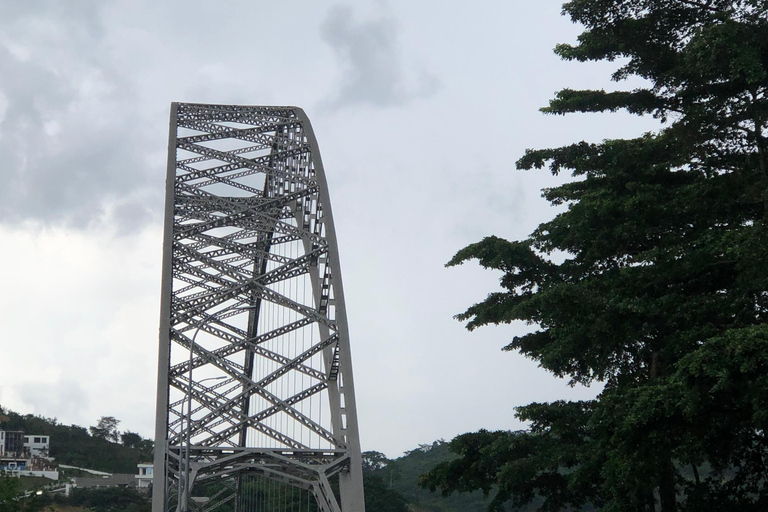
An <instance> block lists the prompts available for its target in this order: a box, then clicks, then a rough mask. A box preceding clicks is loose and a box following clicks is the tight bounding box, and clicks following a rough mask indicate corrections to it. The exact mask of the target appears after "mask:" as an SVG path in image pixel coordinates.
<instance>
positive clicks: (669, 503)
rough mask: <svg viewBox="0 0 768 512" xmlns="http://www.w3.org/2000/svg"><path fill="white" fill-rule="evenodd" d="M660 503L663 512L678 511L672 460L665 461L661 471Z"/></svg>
mask: <svg viewBox="0 0 768 512" xmlns="http://www.w3.org/2000/svg"><path fill="white" fill-rule="evenodd" d="M659 501H660V502H661V511H662V512H676V511H677V490H676V489H675V467H674V466H673V465H672V459H671V458H669V459H667V460H666V461H664V467H662V469H661V479H660V481H659Z"/></svg>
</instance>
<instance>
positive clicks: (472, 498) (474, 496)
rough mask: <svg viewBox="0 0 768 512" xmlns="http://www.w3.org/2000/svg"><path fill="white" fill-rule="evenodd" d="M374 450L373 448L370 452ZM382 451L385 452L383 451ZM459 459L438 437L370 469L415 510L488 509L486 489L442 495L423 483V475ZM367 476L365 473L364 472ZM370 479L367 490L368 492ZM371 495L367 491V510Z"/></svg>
mask: <svg viewBox="0 0 768 512" xmlns="http://www.w3.org/2000/svg"><path fill="white" fill-rule="evenodd" d="M366 453H371V452H366ZM380 455H382V454H380ZM454 459H456V454H454V453H453V452H452V451H451V450H450V449H449V446H448V444H447V443H445V442H444V441H442V440H441V441H435V442H434V443H432V444H423V445H420V446H419V447H418V448H416V449H415V450H411V451H408V452H406V453H405V455H403V456H402V457H399V458H397V459H392V460H387V461H385V464H384V465H383V466H382V467H381V468H380V469H377V470H374V471H371V472H369V474H370V475H372V476H376V477H378V478H380V479H381V481H382V482H383V483H384V484H385V485H386V486H387V487H388V488H389V489H391V490H393V491H395V492H397V493H399V494H400V495H402V496H403V498H405V500H406V502H407V503H408V504H409V505H410V506H411V508H412V509H413V510H418V511H423V512H484V511H485V510H486V508H487V507H488V503H489V501H490V499H489V498H487V497H486V496H485V495H484V494H483V492H482V491H475V492H469V493H466V494H459V495H452V496H442V495H440V494H437V493H433V492H430V491H428V490H426V489H421V488H420V487H419V483H418V482H419V477H420V475H422V474H424V473H426V472H427V471H429V470H430V469H432V468H434V467H435V466H437V465H438V464H440V463H443V462H446V461H449V460H454ZM364 477H365V475H364ZM368 485H369V484H368V482H367V480H366V493H367V492H368ZM367 500H368V496H367V494H366V510H367Z"/></svg>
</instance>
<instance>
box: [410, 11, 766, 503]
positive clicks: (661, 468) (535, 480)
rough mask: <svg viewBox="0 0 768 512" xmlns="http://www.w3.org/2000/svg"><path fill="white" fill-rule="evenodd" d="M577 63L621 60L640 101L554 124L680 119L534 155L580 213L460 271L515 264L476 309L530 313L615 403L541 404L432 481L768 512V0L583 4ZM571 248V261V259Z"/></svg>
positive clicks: (544, 348)
mask: <svg viewBox="0 0 768 512" xmlns="http://www.w3.org/2000/svg"><path fill="white" fill-rule="evenodd" d="M563 10H564V13H565V14H567V15H569V16H570V17H571V19H572V20H573V21H574V22H577V23H580V24H582V25H583V26H584V27H585V30H584V32H583V33H582V34H581V35H580V36H579V38H578V43H577V44H575V45H567V44H562V45H558V46H557V47H556V49H555V52H556V53H557V54H559V55H560V56H561V57H563V58H564V59H567V60H576V61H580V62H583V61H591V60H595V61H596V60H607V61H614V60H616V59H623V64H622V65H621V66H620V67H619V68H618V70H617V71H616V72H615V73H614V74H613V79H614V80H617V81H620V80H622V79H625V78H627V77H629V76H633V75H634V76H639V77H641V78H643V79H645V80H646V81H647V83H648V84H649V86H648V87H646V88H640V89H635V90H632V91H619V92H605V91H602V90H601V91H574V90H570V89H564V90H562V91H560V92H559V93H557V94H556V96H555V98H554V99H553V100H552V101H551V102H550V104H549V106H548V107H546V108H543V109H542V110H543V111H544V112H545V113H548V114H569V113H575V112H583V113H587V112H593V113H594V112H606V111H611V112H612V111H616V110H619V109H624V110H626V111H628V112H631V113H634V114H638V115H653V116H655V117H656V118H658V119H660V121H662V122H663V123H665V126H664V127H663V128H661V129H659V130H658V131H657V132H655V133H648V134H645V135H643V136H641V137H638V138H635V139H630V140H606V141H604V142H602V143H599V144H594V143H593V144H590V143H586V142H580V143H577V144H573V145H570V146H566V147H560V148H553V149H542V150H528V151H526V153H525V155H523V157H522V158H521V159H520V160H519V161H518V162H517V167H518V168H519V169H523V170H529V169H542V168H544V167H549V169H550V170H551V171H552V172H553V173H555V174H557V173H561V172H570V173H571V175H572V176H573V177H574V178H575V179H573V180H571V181H570V182H568V183H565V184H563V185H561V186H557V187H553V188H551V189H546V190H545V191H544V197H545V198H546V199H547V200H548V201H550V202H551V203H552V204H555V205H565V206H567V209H566V211H564V212H563V213H561V214H559V215H557V216H556V217H555V218H554V219H552V220H551V221H549V222H545V223H543V224H541V225H540V226H539V227H538V228H537V229H536V230H535V231H534V232H533V233H532V234H531V235H530V236H529V238H527V239H526V240H521V241H507V240H503V239H501V238H498V237H488V238H486V239H484V240H482V241H481V242H478V243H476V244H473V245H470V246H468V247H466V248H464V249H462V250H461V251H459V252H458V253H457V254H456V255H455V256H454V258H453V259H452V260H451V261H450V262H449V263H448V265H458V264H461V263H463V262H466V261H468V260H472V259H476V260H478V262H479V263H480V265H482V266H483V267H485V268H489V269H494V270H500V271H502V272H503V276H502V277H501V281H500V282H501V286H502V288H503V290H502V291H499V292H495V293H491V294H490V295H489V296H488V298H487V299H486V300H484V301H483V302H480V303H478V304H475V305H474V306H472V307H470V308H469V309H468V310H467V311H466V312H465V313H463V314H461V315H458V318H459V319H460V320H466V321H468V323H467V327H468V328H469V329H470V330H471V329H474V328H476V327H480V326H483V325H488V324H503V323H510V322H513V321H525V322H529V323H531V324H533V325H535V326H536V327H537V329H536V330H534V331H533V332H531V333H529V334H526V335H523V336H518V337H515V338H514V339H513V340H512V341H511V343H509V344H508V345H507V346H506V347H505V350H514V351H518V352H520V353H521V354H523V355H525V356H527V357H530V358H532V359H534V360H536V361H538V362H539V364H540V365H541V367H543V368H545V369H546V370H548V371H550V372H552V373H553V374H554V375H556V376H559V377H567V378H569V379H570V381H571V382H572V383H581V384H590V383H593V382H602V383H604V384H605V388H604V391H603V392H602V393H601V394H600V395H599V396H598V397H597V399H596V400H592V401H584V402H574V403H566V402H555V403H551V404H531V405H528V406H525V407H519V408H518V409H517V415H518V417H519V418H521V419H523V420H526V421H529V422H530V431H529V432H527V433H522V434H519V435H512V434H510V433H504V432H496V433H489V432H484V431H481V432H478V433H475V434H465V435H463V436H459V437H458V438H456V439H454V440H453V441H452V442H451V447H452V448H453V449H454V451H456V453H458V454H459V455H460V457H459V458H458V459H457V460H455V461H452V462H447V463H443V464H441V465H439V466H438V467H436V468H435V469H434V470H433V471H431V472H430V473H428V474H427V475H426V476H425V477H424V478H423V479H422V484H423V485H424V486H426V487H429V488H432V489H438V488H439V489H441V490H442V491H443V492H445V493H450V492H454V491H465V490H473V489H483V490H485V491H486V492H490V491H491V489H494V488H495V489H498V491H496V495H495V499H494V502H493V504H492V508H495V509H497V510H501V507H502V505H503V504H504V503H505V502H508V501H511V502H514V503H516V504H522V503H530V502H531V501H532V500H533V499H534V498H535V497H537V496H538V499H541V500H542V504H541V509H542V510H560V509H562V508H564V507H581V506H584V505H585V504H590V503H591V504H592V505H593V506H596V507H598V508H599V509H601V510H609V511H614V510H616V511H618V510H638V511H649V510H655V509H656V507H659V508H660V509H661V510H663V511H664V512H671V511H676V510H722V509H733V510H735V509H738V510H764V509H765V508H766V506H768V488H767V487H766V475H768V442H767V441H768V440H766V437H765V432H766V431H767V430H766V427H768V424H767V423H768V400H766V399H767V398H768V378H766V369H768V326H766V323H765V322H766V315H767V314H768V309H767V308H768V268H767V267H766V262H767V261H768V162H767V160H766V159H767V157H766V150H768V145H767V144H766V140H767V139H766V137H768V98H767V97H766V95H767V94H768V1H766V0H736V1H733V0H728V1H725V0H674V1H672V0H574V1H571V2H568V3H566V4H564V6H563ZM553 255H557V256H558V257H557V258H553V257H552V256H553Z"/></svg>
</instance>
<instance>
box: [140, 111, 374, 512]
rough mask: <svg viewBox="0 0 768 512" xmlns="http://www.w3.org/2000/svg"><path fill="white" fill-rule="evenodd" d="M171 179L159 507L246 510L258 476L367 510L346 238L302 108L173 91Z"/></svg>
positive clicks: (329, 506)
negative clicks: (342, 263)
mask: <svg viewBox="0 0 768 512" xmlns="http://www.w3.org/2000/svg"><path fill="white" fill-rule="evenodd" d="M166 189H167V191H166V213H165V241H164V251H163V288H162V304H161V326H160V351H159V371H158V395H157V423H156V436H155V439H156V444H155V462H154V467H155V468H156V470H155V475H154V484H153V485H154V493H153V505H152V510H153V512H167V511H169V510H174V511H187V510H199V511H201V512H202V511H209V510H214V509H216V508H217V507H219V506H220V505H222V504H224V503H229V504H230V505H232V504H234V508H235V510H239V511H242V512H249V511H248V510H246V508H247V506H245V505H244V504H243V503H242V500H241V499H240V497H239V492H240V486H241V485H242V479H243V476H244V475H252V474H259V475H262V476H264V477H266V478H269V479H273V480H276V481H279V482H283V483H284V484H289V485H291V486H295V487H299V488H301V489H305V490H307V491H309V492H311V494H312V495H313V496H314V498H315V501H316V503H317V507H318V509H319V510H322V511H323V512H363V511H364V505H363V487H362V471H361V461H360V443H359V438H358V428H357V412H356V407H355V395H354V383H353V379H352V363H351V359H350V352H349V335H348V331H347V322H346V314H345V308H344V298H343V293H342V285H341V274H340V271H339V257H338V249H337V245H336V237H335V232H334V227H333V222H332V217H331V209H330V202H329V198H328V187H327V183H326V180H325V176H324V173H323V166H322V162H321V160H320V154H319V151H318V147H317V142H316V140H315V137H314V134H313V132H312V127H311V125H310V123H309V120H308V119H307V117H306V115H305V114H304V112H303V110H301V109H299V108H296V107H247V106H232V105H202V104H188V103H174V104H173V105H172V107H171V125H170V138H169V151H168V176H167V182H166ZM335 475H338V479H339V492H338V499H337V496H336V494H335V493H334V491H333V490H332V486H331V485H330V483H329V482H330V479H331V478H332V477H334V476H335ZM211 482H213V483H218V489H219V491H218V493H217V494H216V495H215V496H214V497H213V498H210V499H208V500H207V501H206V500H199V499H198V500H193V499H190V496H191V495H192V494H193V491H194V490H195V488H196V487H195V486H198V487H197V488H199V487H200V486H202V484H203V483H211ZM174 507H175V508H174Z"/></svg>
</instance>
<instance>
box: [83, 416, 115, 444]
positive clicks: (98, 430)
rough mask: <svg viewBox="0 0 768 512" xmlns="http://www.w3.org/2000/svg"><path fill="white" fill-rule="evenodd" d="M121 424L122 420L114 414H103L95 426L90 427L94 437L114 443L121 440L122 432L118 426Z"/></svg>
mask: <svg viewBox="0 0 768 512" xmlns="http://www.w3.org/2000/svg"><path fill="white" fill-rule="evenodd" d="M119 424H120V420H118V419H116V418H114V417H112V416H102V417H101V418H99V421H98V423H96V426H95V427H89V429H88V430H90V431H91V435H92V436H93V437H96V438H99V439H106V440H108V441H112V442H114V443H116V442H118V441H119V440H120V432H118V431H117V426H118V425H119Z"/></svg>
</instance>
